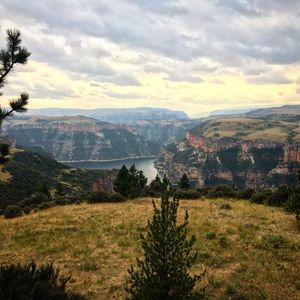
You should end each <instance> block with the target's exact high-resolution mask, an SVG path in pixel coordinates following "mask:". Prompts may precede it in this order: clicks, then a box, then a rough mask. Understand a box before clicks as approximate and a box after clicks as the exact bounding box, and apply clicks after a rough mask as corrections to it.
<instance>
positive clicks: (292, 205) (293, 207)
mask: <svg viewBox="0 0 300 300" xmlns="http://www.w3.org/2000/svg"><path fill="white" fill-rule="evenodd" d="M285 209H286V210H287V211H288V212H290V213H293V214H295V215H296V219H297V220H298V221H300V188H296V189H295V190H294V191H293V192H292V193H291V194H290V195H289V197H288V200H287V202H286V203H285Z"/></svg>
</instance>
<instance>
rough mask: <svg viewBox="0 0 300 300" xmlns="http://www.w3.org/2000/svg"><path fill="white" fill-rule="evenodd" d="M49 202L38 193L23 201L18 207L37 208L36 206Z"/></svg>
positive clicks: (44, 196)
mask: <svg viewBox="0 0 300 300" xmlns="http://www.w3.org/2000/svg"><path fill="white" fill-rule="evenodd" d="M47 201H49V198H48V197H47V196H46V195H44V194H40V193H34V194H32V195H31V196H30V197H28V198H25V199H23V200H22V201H20V202H19V205H20V206H21V207H22V208H23V207H26V206H31V207H37V206H38V204H40V203H43V202H47Z"/></svg>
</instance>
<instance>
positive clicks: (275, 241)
mask: <svg viewBox="0 0 300 300" xmlns="http://www.w3.org/2000/svg"><path fill="white" fill-rule="evenodd" d="M287 244H288V241H287V239H286V238H284V237H283V236H282V235H274V234H267V235H264V236H262V238H261V241H260V244H259V248H261V249H265V250H271V249H280V248H285V247H286V245H287Z"/></svg>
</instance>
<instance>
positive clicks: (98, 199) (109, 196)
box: [88, 192, 125, 203]
mask: <svg viewBox="0 0 300 300" xmlns="http://www.w3.org/2000/svg"><path fill="white" fill-rule="evenodd" d="M122 201H125V197H123V196H122V195H121V194H120V193H114V192H95V193H91V194H90V195H89V197H88V203H103V202H122Z"/></svg>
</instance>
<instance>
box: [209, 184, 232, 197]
mask: <svg viewBox="0 0 300 300" xmlns="http://www.w3.org/2000/svg"><path fill="white" fill-rule="evenodd" d="M207 197H208V198H235V197H236V192H235V191H234V190H233V188H232V187H230V186H227V185H217V186H215V187H213V188H212V189H210V191H209V192H208V193H207Z"/></svg>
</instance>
